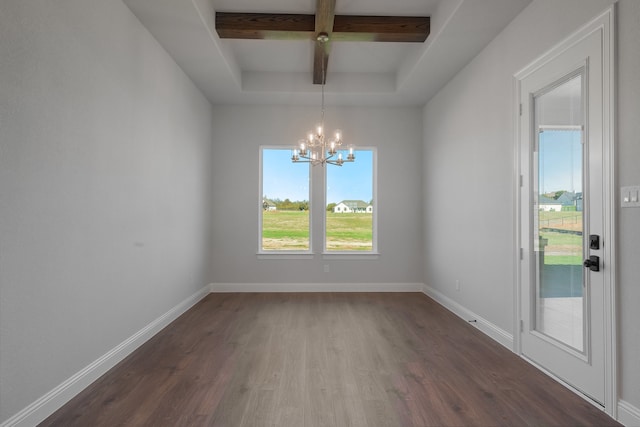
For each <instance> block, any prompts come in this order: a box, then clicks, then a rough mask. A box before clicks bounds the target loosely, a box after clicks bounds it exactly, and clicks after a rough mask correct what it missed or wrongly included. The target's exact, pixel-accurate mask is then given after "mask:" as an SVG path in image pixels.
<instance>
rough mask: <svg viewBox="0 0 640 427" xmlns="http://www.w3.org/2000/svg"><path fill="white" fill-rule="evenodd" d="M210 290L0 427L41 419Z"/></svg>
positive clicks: (24, 426)
mask: <svg viewBox="0 0 640 427" xmlns="http://www.w3.org/2000/svg"><path fill="white" fill-rule="evenodd" d="M210 291H211V285H207V286H205V287H203V288H202V289H201V290H199V291H198V292H196V293H195V294H193V295H192V296H190V297H189V298H187V299H185V300H184V301H182V302H181V303H180V304H178V305H176V306H175V307H173V308H172V309H170V310H169V311H167V312H166V313H164V314H163V315H162V316H160V317H158V318H157V319H155V320H154V321H153V322H151V323H149V324H148V325H147V326H145V327H144V328H142V329H140V330H139V331H138V332H136V333H135V334H133V335H132V336H131V337H129V338H128V339H126V340H125V341H123V342H122V343H120V344H118V345H117V346H116V347H114V348H113V349H111V350H110V351H108V352H107V353H105V354H104V355H103V356H102V357H100V358H99V359H97V360H95V361H94V362H93V363H91V364H90V365H88V366H87V367H85V368H84V369H82V370H81V371H79V372H77V373H76V374H74V375H73V376H72V377H70V378H69V379H67V380H66V381H64V382H63V383H61V384H60V385H59V386H57V387H56V388H54V389H53V390H51V391H49V392H48V393H47V394H45V395H44V396H42V397H41V398H39V399H38V400H36V401H35V402H33V403H32V404H30V405H29V406H27V407H26V408H24V409H23V410H22V411H20V412H18V413H17V414H15V415H14V416H12V417H11V418H9V419H8V420H6V421H5V422H3V423H2V424H0V427H27V426H29V427H31V426H35V425H37V424H39V423H40V422H42V421H44V420H45V419H46V418H47V417H49V416H50V415H51V414H53V413H54V412H55V411H57V410H58V409H60V408H61V407H62V406H63V405H64V404H65V403H67V402H68V401H70V400H71V399H72V398H73V397H75V396H76V395H77V394H78V393H80V392H81V391H82V390H84V389H85V388H87V387H88V386H89V385H90V384H91V383H93V382H94V381H95V380H97V379H98V378H100V377H101V376H102V375H103V374H105V373H106V372H107V371H108V370H109V369H111V368H113V367H114V366H115V365H116V364H118V363H119V362H120V361H122V360H123V359H124V358H125V357H127V356H128V355H129V354H131V353H132V352H133V351H134V350H136V349H137V348H138V347H140V346H141V345H142V344H144V343H145V342H147V341H148V340H149V339H150V338H151V337H153V336H154V335H155V334H157V333H158V332H160V330H162V329H163V328H164V327H166V326H167V325H168V324H169V323H171V322H173V321H174V320H175V319H177V318H178V317H180V315H182V314H183V313H184V312H185V311H187V310H188V309H190V308H191V307H193V306H194V305H195V304H196V303H197V302H198V301H200V300H201V299H202V298H204V297H205V296H207V295H208V294H209V293H210Z"/></svg>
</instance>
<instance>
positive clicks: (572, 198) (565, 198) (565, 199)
mask: <svg viewBox="0 0 640 427" xmlns="http://www.w3.org/2000/svg"><path fill="white" fill-rule="evenodd" d="M557 201H558V202H560V203H561V204H562V207H563V210H573V209H568V207H570V206H573V207H575V210H576V211H582V193H572V192H570V191H566V192H564V193H562V195H561V196H560V197H558V200H557Z"/></svg>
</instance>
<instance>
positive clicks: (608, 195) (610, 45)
mask: <svg viewBox="0 0 640 427" xmlns="http://www.w3.org/2000/svg"><path fill="white" fill-rule="evenodd" d="M614 31H615V4H613V5H611V6H609V7H608V8H607V9H606V10H604V11H603V12H602V13H601V14H600V15H598V16H597V17H595V18H594V19H593V20H591V21H590V22H589V23H587V24H585V25H584V26H583V27H581V28H580V29H579V30H577V31H576V32H574V33H573V34H572V35H570V36H569V37H567V38H566V39H564V40H563V41H561V42H560V43H559V44H557V45H556V46H555V47H553V48H551V49H550V50H549V51H548V52H546V53H545V54H543V55H542V56H540V57H539V58H537V59H536V60H534V61H533V62H532V63H531V64H529V65H527V66H526V67H525V68H523V69H522V70H520V71H518V72H517V73H515V74H514V76H513V94H514V95H513V96H514V106H513V111H514V112H515V114H514V122H515V126H514V132H515V134H514V143H515V149H514V165H515V167H514V177H513V182H514V188H513V191H514V203H515V207H514V247H513V254H514V259H513V264H514V323H513V331H514V339H513V351H514V352H515V353H517V354H518V355H520V356H521V357H524V356H523V354H522V341H521V333H522V331H521V319H522V309H521V304H522V294H521V291H520V289H521V274H522V264H521V263H522V262H524V261H523V259H522V258H523V257H522V252H523V246H522V236H521V235H520V229H521V225H522V224H521V222H522V221H521V215H522V211H521V202H522V196H521V191H520V189H521V187H522V186H523V179H524V177H523V175H524V171H523V166H522V164H521V162H522V156H523V153H522V152H521V148H520V147H521V142H522V141H521V139H520V135H521V132H520V131H521V126H520V121H521V120H520V113H521V111H522V110H521V108H522V107H521V103H522V102H523V100H521V99H520V86H521V84H520V82H521V80H522V79H524V78H525V77H526V76H528V75H530V74H531V73H533V72H534V71H536V70H538V69H539V68H540V67H542V66H543V65H545V64H546V63H548V62H549V61H551V60H552V59H554V58H556V57H558V56H560V55H562V54H563V53H564V52H565V51H566V50H568V49H569V48H571V47H572V46H573V45H575V44H576V43H578V42H579V41H581V40H583V39H585V38H587V37H589V36H591V35H593V34H594V33H599V35H600V37H601V40H602V61H603V70H602V71H603V75H602V78H603V93H602V96H603V105H602V107H603V117H602V121H603V129H602V138H603V158H602V168H603V206H602V215H603V234H604V235H605V236H606V237H604V236H603V239H604V245H606V248H607V249H606V250H605V251H603V252H604V253H603V254H602V255H603V257H602V265H603V266H606V267H607V268H605V269H604V271H603V274H604V286H605V289H604V301H603V304H604V322H605V324H604V325H603V329H604V332H605V339H604V347H605V348H604V350H605V367H604V369H605V372H604V376H605V390H604V408H603V409H604V411H605V412H606V413H607V414H608V415H609V416H611V417H612V418H614V419H616V418H617V402H618V393H617V322H616V319H617V315H616V286H615V285H616V255H615V252H616V194H617V192H616V185H617V183H616V176H615V173H616V168H615V164H616V163H615V162H616V157H615V32H614ZM525 101H526V100H525ZM525 360H527V361H529V362H530V363H532V364H534V365H535V366H537V367H538V368H539V369H541V370H542V371H544V372H545V373H547V374H548V375H550V376H551V377H553V378H554V379H556V380H557V381H558V382H560V383H562V384H564V385H565V386H567V387H568V388H569V389H571V390H573V391H574V392H576V393H577V394H579V395H580V396H582V397H584V398H585V399H587V400H588V401H589V402H592V403H594V404H595V402H593V401H592V400H591V399H589V398H588V397H586V396H585V395H584V394H582V393H581V392H580V390H577V389H575V388H574V387H572V386H571V385H569V384H567V383H565V382H564V381H562V380H561V379H559V378H558V377H556V376H555V375H553V374H551V373H550V372H549V371H547V370H545V369H544V368H543V367H541V366H539V365H536V364H535V363H534V362H532V361H531V360H529V359H526V358H525Z"/></svg>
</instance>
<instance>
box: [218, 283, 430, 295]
mask: <svg viewBox="0 0 640 427" xmlns="http://www.w3.org/2000/svg"><path fill="white" fill-rule="evenodd" d="M422 286H423V285H422V283H212V284H211V292H214V293H222V292H422Z"/></svg>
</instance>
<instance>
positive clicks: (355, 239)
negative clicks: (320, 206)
mask: <svg viewBox="0 0 640 427" xmlns="http://www.w3.org/2000/svg"><path fill="white" fill-rule="evenodd" d="M355 155H356V161H355V162H354V163H347V164H345V165H343V166H342V167H331V166H330V167H327V168H326V191H325V192H326V200H327V202H328V204H327V211H326V215H325V248H324V250H325V252H351V251H358V252H372V251H373V250H374V240H373V231H374V221H373V219H374V218H373V217H374V215H373V212H374V209H373V207H374V203H375V200H374V151H373V150H370V149H366V150H364V149H363V150H356V151H355ZM343 157H344V158H346V153H344V154H343Z"/></svg>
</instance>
